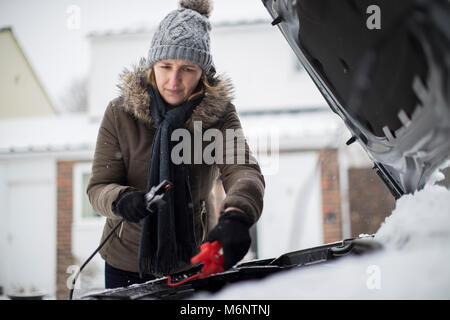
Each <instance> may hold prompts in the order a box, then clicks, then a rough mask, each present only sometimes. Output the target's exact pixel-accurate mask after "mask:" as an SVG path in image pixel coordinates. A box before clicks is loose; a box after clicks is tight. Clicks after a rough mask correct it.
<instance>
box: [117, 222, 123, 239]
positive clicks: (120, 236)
mask: <svg viewBox="0 0 450 320" xmlns="http://www.w3.org/2000/svg"><path fill="white" fill-rule="evenodd" d="M122 230H123V221H122V223H121V224H120V229H119V235H118V237H119V239H120V238H122Z"/></svg>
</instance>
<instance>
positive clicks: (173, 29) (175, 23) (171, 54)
mask: <svg viewBox="0 0 450 320" xmlns="http://www.w3.org/2000/svg"><path fill="white" fill-rule="evenodd" d="M211 10H212V5H211V1H210V0H180V7H179V8H178V9H176V10H174V11H172V12H170V13H169V14H168V15H167V16H166V17H165V18H164V19H163V20H162V21H161V22H160V24H159V26H158V29H157V30H156V32H155V34H154V35H153V39H152V44H151V46H150V50H149V52H148V67H149V68H150V67H151V66H153V64H154V63H155V62H157V61H160V60H165V59H182V60H189V61H191V62H194V63H196V64H198V65H199V66H200V67H201V68H202V69H203V70H204V71H205V72H207V73H208V72H209V70H210V68H211V64H212V57H211V53H210V52H209V31H210V30H211V24H210V22H209V20H208V18H209V15H210V13H211Z"/></svg>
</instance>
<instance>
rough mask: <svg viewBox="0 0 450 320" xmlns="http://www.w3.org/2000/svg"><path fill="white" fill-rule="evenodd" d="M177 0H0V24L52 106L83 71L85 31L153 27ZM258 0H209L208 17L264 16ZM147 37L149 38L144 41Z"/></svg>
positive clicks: (218, 19)
mask: <svg viewBox="0 0 450 320" xmlns="http://www.w3.org/2000/svg"><path fill="white" fill-rule="evenodd" d="M177 6H178V0H164V1H160V0H0V28H5V27H12V30H13V33H14V35H15V37H16V39H17V41H18V43H19V45H20V46H21V48H22V50H23V51H24V54H25V56H26V57H27V59H28V60H29V62H30V64H31V66H32V67H33V69H34V72H35V73H36V76H37V77H38V79H39V80H40V81H41V83H42V85H43V87H44V89H45V90H46V91H47V94H48V95H49V97H50V99H51V101H52V102H53V103H54V104H55V105H56V106H57V105H58V103H59V102H60V100H61V98H62V96H63V94H64V93H65V92H66V91H67V90H68V88H69V86H70V84H71V82H72V81H74V80H76V79H82V78H84V77H85V76H86V75H87V74H88V72H89V68H90V65H89V42H88V40H87V35H88V34H90V33H92V32H102V31H106V30H123V29H127V28H128V29H132V30H135V29H138V28H148V29H151V28H154V27H156V26H157V24H158V23H159V21H160V20H161V19H162V18H164V16H165V15H166V14H167V13H169V12H170V11H171V10H173V9H176V8H177ZM269 18H270V16H269V14H268V12H267V11H266V9H265V8H264V6H263V4H262V2H261V0H246V1H242V0H215V1H213V12H212V15H211V17H210V20H211V22H212V23H213V24H214V23H219V22H224V21H238V20H253V19H269ZM150 41H151V39H149V45H150Z"/></svg>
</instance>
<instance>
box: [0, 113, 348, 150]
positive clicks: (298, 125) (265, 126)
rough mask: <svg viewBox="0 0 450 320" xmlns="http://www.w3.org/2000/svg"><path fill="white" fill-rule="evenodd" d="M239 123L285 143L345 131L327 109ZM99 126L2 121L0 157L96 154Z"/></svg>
mask: <svg viewBox="0 0 450 320" xmlns="http://www.w3.org/2000/svg"><path fill="white" fill-rule="evenodd" d="M240 119H241V123H242V127H243V130H244V134H245V136H247V137H248V136H253V137H254V136H261V135H267V133H276V135H277V136H278V137H279V138H280V141H281V140H282V141H283V143H286V142H287V141H290V140H292V141H314V140H311V138H314V137H316V138H318V139H324V138H326V137H335V135H336V132H337V130H340V129H341V127H342V125H341V121H339V119H338V118H337V116H335V115H334V114H332V113H331V111H329V110H327V109H317V110H312V111H311V110H310V111H305V110H290V111H286V112H280V111H279V110H277V111H276V112H270V111H269V112H268V111H262V112H260V113H258V112H252V113H243V114H242V115H241V116H240ZM99 126H100V120H99V119H92V118H91V117H89V116H88V115H87V114H65V115H55V116H47V117H34V118H25V119H3V120H0V154H13V153H25V152H50V151H73V150H94V148H95V143H96V139H97V134H98V129H99ZM313 143H315V142H313Z"/></svg>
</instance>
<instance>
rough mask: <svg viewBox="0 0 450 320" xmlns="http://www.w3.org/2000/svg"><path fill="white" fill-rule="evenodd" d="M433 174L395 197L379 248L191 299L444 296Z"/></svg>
mask: <svg viewBox="0 0 450 320" xmlns="http://www.w3.org/2000/svg"><path fill="white" fill-rule="evenodd" d="M439 174H440V173H438V174H437V175H435V178H433V179H432V181H430V183H429V184H428V185H427V186H426V187H425V188H424V189H422V190H420V191H417V192H415V193H414V194H411V195H405V196H403V197H401V198H400V199H399V200H397V203H396V208H395V209H394V210H393V211H392V213H391V215H390V216H388V217H387V218H386V220H385V222H384V223H383V224H382V225H381V227H380V228H379V230H378V231H377V232H376V234H375V237H374V240H375V241H378V242H379V243H381V244H382V245H383V249H382V250H380V251H377V252H373V253H370V254H366V255H362V256H347V257H343V258H341V259H338V260H335V261H330V262H326V263H323V264H318V265H312V266H309V267H302V268H298V269H294V270H290V271H286V272H282V273H279V274H276V275H273V276H270V277H268V278H265V279H262V280H253V281H246V282H243V283H239V284H234V285H232V286H230V287H228V288H224V289H223V290H221V291H220V292H218V293H217V294H206V293H203V294H200V295H198V296H197V297H196V298H197V299H225V300H231V299H233V300H239V299H262V300H264V299H285V300H290V299H450V267H449V266H450V190H448V189H446V188H445V187H443V186H439V185H434V184H433V182H434V181H437V180H438V179H436V177H439ZM274 237H275V235H274ZM367 241H372V240H367Z"/></svg>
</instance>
